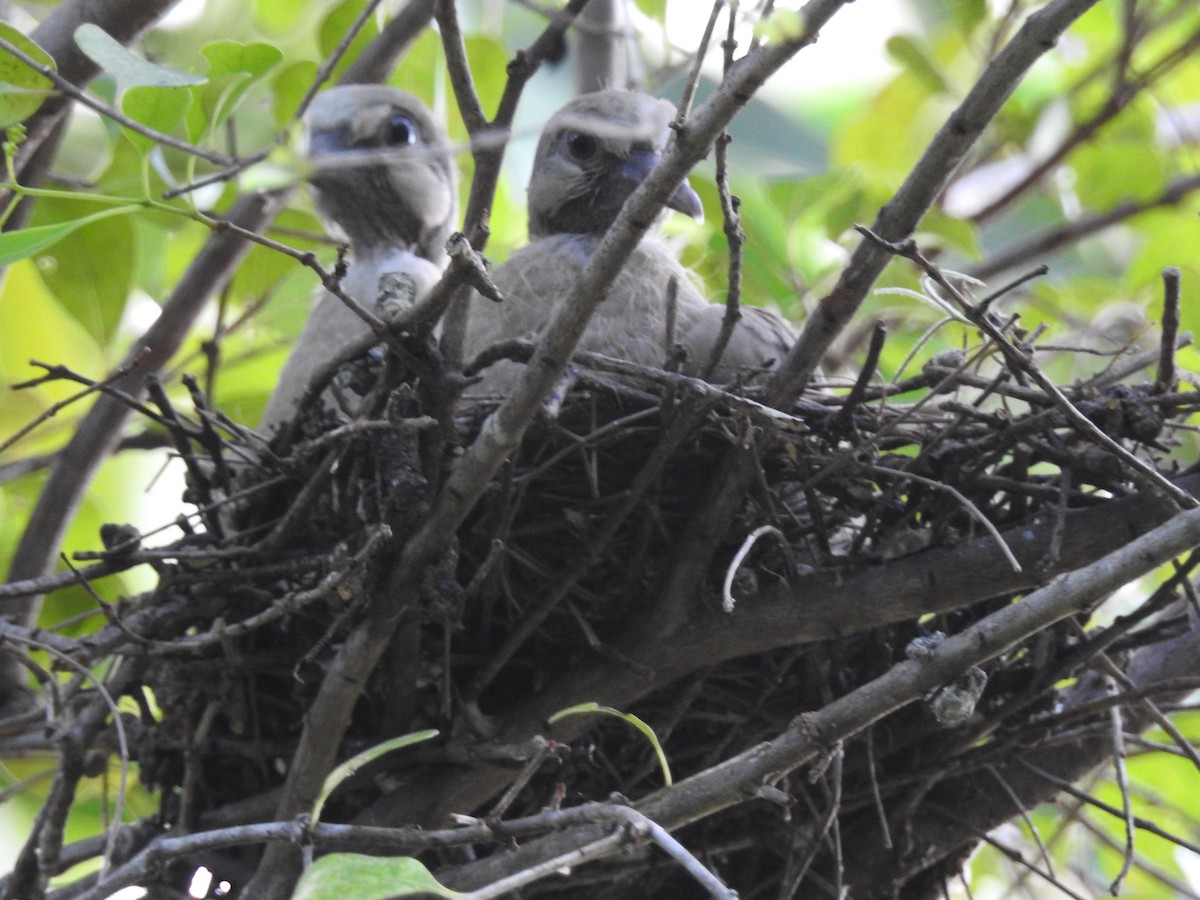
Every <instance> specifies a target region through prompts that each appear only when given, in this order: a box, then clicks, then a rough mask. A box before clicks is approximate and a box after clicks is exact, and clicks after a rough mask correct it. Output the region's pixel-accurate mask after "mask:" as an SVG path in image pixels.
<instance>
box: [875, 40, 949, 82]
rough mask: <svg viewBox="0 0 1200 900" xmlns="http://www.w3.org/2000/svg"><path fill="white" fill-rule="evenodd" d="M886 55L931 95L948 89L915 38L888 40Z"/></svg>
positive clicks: (934, 65) (935, 65) (943, 79)
mask: <svg viewBox="0 0 1200 900" xmlns="http://www.w3.org/2000/svg"><path fill="white" fill-rule="evenodd" d="M887 53H888V56H890V57H891V58H892V59H893V60H894V61H895V62H896V63H897V64H898V65H900V66H901V67H902V68H904V69H907V70H908V71H909V72H911V73H912V74H913V76H914V77H916V79H917V80H918V81H920V82H921V83H922V84H923V85H925V87H926V88H928V89H929V91H930V92H931V93H946V92H947V91H949V89H950V87H949V85H947V84H946V79H945V78H943V77H942V73H941V72H940V71H939V70H938V67H937V64H936V63H935V62H934V61H933V58H932V57H931V56H930V55H929V54H928V53H927V52H926V50H925V47H924V46H923V45H922V44H921V43H920V42H919V41H917V40H916V39H915V38H912V37H909V36H908V35H904V34H898V35H895V36H894V37H891V38H888V42H887Z"/></svg>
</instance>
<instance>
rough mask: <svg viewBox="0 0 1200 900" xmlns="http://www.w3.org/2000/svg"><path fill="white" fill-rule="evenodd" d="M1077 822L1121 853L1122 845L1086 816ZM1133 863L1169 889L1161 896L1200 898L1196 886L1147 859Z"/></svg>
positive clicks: (1080, 817) (1187, 898) (1098, 839)
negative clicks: (1172, 875)
mask: <svg viewBox="0 0 1200 900" xmlns="http://www.w3.org/2000/svg"><path fill="white" fill-rule="evenodd" d="M1078 824H1079V826H1080V827H1081V828H1083V829H1085V830H1086V831H1087V832H1088V834H1090V835H1092V837H1094V838H1095V839H1096V840H1097V841H1099V842H1100V843H1101V844H1103V845H1104V846H1106V847H1109V848H1111V849H1112V850H1114V851H1116V852H1117V853H1122V852H1123V851H1124V847H1123V846H1122V845H1121V844H1120V843H1118V842H1117V841H1115V840H1113V839H1112V838H1111V837H1110V836H1109V835H1108V834H1107V833H1106V832H1105V831H1104V829H1102V828H1100V827H1099V826H1098V825H1096V824H1095V823H1094V822H1092V821H1091V820H1089V819H1088V818H1087V817H1086V816H1083V815H1081V816H1079V818H1078ZM1089 852H1090V851H1089ZM1134 865H1136V866H1137V868H1138V871H1139V872H1141V873H1142V874H1143V875H1144V876H1145V877H1147V878H1150V879H1152V880H1153V881H1157V882H1158V883H1160V884H1161V885H1163V886H1164V887H1166V888H1168V889H1169V891H1170V893H1167V894H1162V895H1161V896H1164V897H1177V898H1181V900H1182V898H1186V900H1200V893H1197V892H1196V888H1195V887H1194V886H1193V885H1191V884H1186V883H1184V882H1183V881H1180V880H1179V879H1176V878H1172V877H1171V876H1170V875H1169V874H1167V873H1166V872H1164V871H1163V870H1162V869H1160V868H1158V867H1157V866H1155V865H1153V864H1151V863H1150V862H1148V861H1147V860H1145V859H1139V860H1135V861H1134ZM1130 896H1132V895H1130ZM1145 896H1149V895H1148V894H1147V895H1145Z"/></svg>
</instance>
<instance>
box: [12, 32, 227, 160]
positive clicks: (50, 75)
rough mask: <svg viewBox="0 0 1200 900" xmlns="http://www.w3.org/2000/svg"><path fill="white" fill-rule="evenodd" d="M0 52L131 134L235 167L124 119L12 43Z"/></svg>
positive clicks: (220, 157) (218, 155)
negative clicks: (134, 133) (10, 56)
mask: <svg viewBox="0 0 1200 900" xmlns="http://www.w3.org/2000/svg"><path fill="white" fill-rule="evenodd" d="M0 50H3V51H4V52H5V53H8V54H10V55H12V56H13V57H15V58H16V59H17V61H18V62H20V63H21V64H23V65H25V66H27V67H28V68H30V69H32V70H33V71H35V72H37V73H38V74H39V75H41V76H42V77H43V78H45V79H46V80H47V81H50V82H52V83H53V84H54V86H55V87H56V88H58V89H59V90H60V91H61V92H62V93H64V94H66V95H67V96H68V97H70V98H71V99H72V100H75V101H77V102H79V103H82V104H83V105H84V106H86V107H88V108H90V109H92V110H93V111H95V112H97V113H99V114H100V115H102V116H106V117H107V118H109V119H112V120H113V121H114V122H116V123H117V124H118V125H122V126H124V127H125V128H128V129H129V130H130V131H136V132H137V133H138V134H140V135H142V136H143V137H147V138H149V139H150V140H152V141H154V142H155V143H156V144H162V145H164V146H166V147H171V148H173V149H175V150H182V151H183V152H184V153H188V154H190V155H192V156H198V157H199V158H200V159H203V160H205V161H206V162H210V163H215V164H216V165H218V166H228V165H232V164H233V162H234V159H233V157H231V156H226V155H225V154H224V153H218V152H217V151H215V150H205V149H204V148H203V147H197V146H196V145H195V144H189V143H188V142H187V141H182V140H180V139H179V138H176V137H172V136H171V135H169V134H164V133H163V132H161V131H156V130H155V129H153V128H150V127H149V126H147V125H143V124H142V123H141V122H137V121H135V120H133V119H131V118H129V116H127V115H125V114H124V113H123V112H121V111H120V110H119V109H116V108H115V107H112V106H109V105H108V104H107V103H102V102H101V101H99V100H95V99H93V98H92V97H89V96H88V95H87V93H86V92H84V91H81V90H80V89H79V88H77V87H75V85H73V84H71V82H69V81H67V80H66V79H65V78H63V77H62V76H61V75H59V74H58V72H57V71H55V70H54V69H52V68H51V67H50V66H47V65H43V64H42V63H40V62H38V61H37V60H36V59H34V58H33V57H32V56H30V55H29V54H28V53H25V52H23V51H22V50H21V49H20V48H19V47H17V46H15V45H14V44H13V43H12V42H11V41H7V40H5V39H4V38H2V37H0Z"/></svg>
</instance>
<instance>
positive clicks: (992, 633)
mask: <svg viewBox="0 0 1200 900" xmlns="http://www.w3.org/2000/svg"><path fill="white" fill-rule="evenodd" d="M1198 542H1200V510H1196V509H1192V510H1187V511H1185V512H1181V513H1178V514H1177V515H1175V516H1174V517H1173V518H1172V519H1171V520H1170V521H1169V522H1167V523H1166V524H1164V525H1162V526H1160V527H1159V528H1156V529H1155V530H1154V531H1152V532H1150V533H1148V534H1146V535H1143V536H1142V537H1140V538H1137V539H1136V540H1134V541H1131V542H1129V543H1128V544H1126V545H1125V546H1123V547H1122V548H1121V549H1119V550H1117V551H1115V552H1113V553H1111V554H1109V555H1108V556H1106V557H1104V558H1103V559H1101V560H1099V561H1097V562H1096V563H1093V564H1092V565H1089V566H1087V567H1085V568H1082V569H1078V570H1076V571H1074V572H1071V573H1070V574H1068V575H1066V576H1064V577H1062V578H1059V579H1058V580H1056V581H1055V582H1053V583H1052V584H1050V585H1048V586H1046V587H1044V588H1041V589H1039V590H1037V591H1034V592H1032V593H1030V594H1028V595H1027V596H1026V597H1025V598H1024V599H1023V600H1022V601H1021V602H1020V603H1013V604H1009V605H1006V606H1004V607H1003V608H1001V609H1000V610H998V611H997V612H995V613H992V614H991V615H989V616H987V617H985V618H983V619H981V620H980V621H979V622H977V623H976V624H974V625H972V626H971V627H969V628H967V629H965V630H964V631H963V632H961V633H960V634H957V635H954V636H953V637H950V638H947V639H946V640H945V641H942V642H941V643H940V644H938V645H937V646H936V647H935V648H934V649H933V650H932V652H931V653H930V655H929V656H928V657H925V658H923V659H921V660H908V661H905V662H902V663H898V664H897V665H895V666H893V667H892V668H891V669H890V670H889V671H888V672H887V673H886V674H884V675H882V676H880V677H879V678H877V679H875V680H874V681H871V682H869V683H867V684H865V685H863V686H861V687H859V688H857V689H856V690H854V691H851V692H850V693H849V694H846V695H845V696H843V697H840V698H838V699H836V700H834V701H832V702H831V703H829V704H827V705H826V706H825V707H823V708H822V709H820V710H817V711H815V712H812V713H805V714H804V715H803V716H801V717H800V718H799V719H798V720H797V722H796V723H795V724H794V725H793V726H792V727H790V728H789V729H788V730H787V731H785V732H784V733H782V734H781V735H780V736H779V737H778V738H776V739H775V740H772V741H770V742H767V743H764V744H759V745H757V746H754V747H751V748H748V749H747V750H745V751H743V752H742V753H740V754H738V755H737V756H735V757H733V758H731V759H729V760H726V761H724V762H722V763H721V764H719V765H717V766H715V767H713V768H712V769H709V770H706V771H705V772H702V773H700V774H697V775H694V776H692V777H691V778H688V779H685V780H684V781H681V782H679V783H678V784H676V785H675V786H674V787H672V788H669V789H664V790H660V791H658V792H656V793H655V794H653V795H651V796H650V797H649V798H647V799H645V800H643V801H641V802H640V803H638V804H637V808H638V809H639V810H640V811H641V812H643V813H644V814H645V815H647V816H648V817H650V818H652V819H653V820H654V821H656V822H658V823H659V824H660V825H662V826H663V827H664V828H668V829H675V828H679V827H682V826H683V825H686V824H688V823H691V822H695V821H697V820H699V819H701V818H703V817H705V816H708V815H711V814H713V813H715V812H719V811H720V810H722V809H726V808H729V807H730V806H735V805H737V804H739V803H742V802H744V800H745V799H746V798H747V796H749V795H750V794H751V793H752V791H751V788H752V786H753V785H755V784H758V783H760V782H762V781H763V780H767V781H768V782H774V781H777V780H778V779H779V778H781V777H783V776H784V775H785V774H787V773H788V772H791V771H793V770H794V769H796V768H798V767H800V766H803V765H806V764H808V763H810V762H812V761H813V760H814V759H816V758H817V757H818V756H819V755H820V754H821V752H822V751H823V750H824V749H826V748H829V747H832V746H833V745H834V744H835V743H836V742H837V741H839V740H841V741H844V740H847V739H849V738H850V737H852V736H853V735H855V734H857V733H859V732H860V731H862V730H863V729H864V728H866V727H868V726H869V725H870V724H871V723H873V722H876V721H879V720H880V719H881V718H883V717H884V716H886V715H888V714H890V713H892V712H894V711H895V710H897V709H900V708H901V707H902V706H905V705H907V704H908V703H911V702H913V701H915V700H918V699H920V698H921V697H922V696H924V695H925V694H926V693H927V692H929V691H931V690H933V689H935V688H937V687H940V686H941V685H943V684H945V683H946V682H948V681H951V680H953V679H954V678H956V677H958V676H959V675H960V674H961V673H962V672H963V671H965V670H966V669H967V668H968V667H970V666H972V665H981V664H983V663H985V662H987V661H988V660H989V659H993V658H995V657H997V656H1000V655H1002V654H1003V653H1005V652H1007V651H1009V650H1011V649H1012V648H1014V647H1016V646H1017V645H1019V644H1020V642H1021V641H1024V640H1026V639H1028V638H1029V637H1030V636H1032V635H1034V634H1037V633H1038V632H1040V631H1042V630H1043V629H1045V628H1048V627H1050V626H1051V625H1053V624H1055V623H1057V622H1059V621H1061V620H1063V619H1065V618H1066V617H1068V616H1071V615H1074V614H1075V613H1077V612H1078V611H1079V610H1082V609H1086V608H1088V607H1089V606H1090V605H1091V604H1092V603H1094V602H1096V601H1097V600H1099V599H1101V598H1102V597H1105V596H1107V595H1108V594H1110V593H1111V592H1112V591H1114V590H1116V589H1117V588H1119V587H1121V586H1123V585H1125V584H1128V583H1129V582H1130V581H1133V580H1134V579H1136V578H1138V577H1140V576H1142V575H1143V574H1145V573H1146V572H1149V571H1152V570H1153V569H1154V568H1156V567H1157V566H1159V565H1162V564H1163V563H1165V562H1167V561H1169V560H1171V559H1173V558H1174V557H1175V556H1178V555H1179V554H1181V553H1185V552H1187V551H1188V550H1190V549H1192V548H1193V547H1195V546H1196V545H1197V543H1198ZM735 618H736V617H735ZM587 837H588V835H587V834H583V833H580V832H579V831H577V830H575V831H571V832H565V833H563V834H559V835H553V836H551V837H548V838H543V839H541V840H539V841H536V842H530V843H527V844H525V845H524V846H523V847H522V848H521V850H519V851H517V852H516V853H515V854H512V855H510V856H508V857H507V858H504V859H490V860H484V861H481V862H479V863H473V864H469V865H467V866H464V867H462V868H461V869H458V870H454V871H453V873H447V872H441V873H439V877H440V880H442V881H443V883H446V884H449V886H451V887H455V888H459V887H460V886H461V885H470V884H480V883H486V882H487V881H490V880H491V879H492V878H494V877H495V876H496V875H497V874H498V872H499V871H502V870H504V869H505V868H507V867H509V866H512V867H518V866H523V865H527V864H529V861H530V860H529V857H533V858H534V859H537V858H544V857H545V856H549V855H553V854H557V853H558V852H559V851H560V850H561V849H562V848H563V847H564V846H572V845H576V844H578V843H579V842H581V841H582V840H586V839H587ZM848 871H853V870H852V869H850V870H848ZM467 873H470V876H469V877H467ZM451 875H453V877H451Z"/></svg>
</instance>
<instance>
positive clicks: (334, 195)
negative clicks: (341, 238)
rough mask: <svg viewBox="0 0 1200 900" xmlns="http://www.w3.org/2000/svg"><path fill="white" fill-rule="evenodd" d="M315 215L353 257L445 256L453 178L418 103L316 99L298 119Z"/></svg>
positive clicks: (348, 88) (361, 95) (344, 96)
mask: <svg viewBox="0 0 1200 900" xmlns="http://www.w3.org/2000/svg"><path fill="white" fill-rule="evenodd" d="M304 127H305V133H306V135H307V137H308V158H309V162H310V163H311V165H312V174H311V176H310V180H311V182H312V185H313V187H314V188H315V193H316V200H317V208H318V209H319V210H320V212H321V214H322V215H324V216H325V217H327V218H328V219H331V220H332V221H334V222H335V223H337V225H338V226H339V227H340V228H341V229H342V230H343V231H344V232H345V233H346V236H347V237H348V238H349V239H350V243H351V245H352V246H354V247H355V248H356V249H357V250H359V251H362V250H363V249H369V248H372V247H379V246H388V247H394V246H396V245H408V246H412V247H414V249H415V250H416V252H418V253H419V254H420V255H422V256H425V257H426V258H428V259H432V260H435V261H436V260H440V259H442V258H444V255H445V243H446V239H447V238H448V237H449V236H450V231H451V229H452V228H453V226H454V222H455V219H456V218H457V216H458V171H457V169H456V168H455V165H454V160H453V157H452V155H451V152H450V144H449V141H448V140H447V138H446V134H445V132H444V131H443V130H442V128H441V127H440V126H439V125H438V124H437V122H435V121H434V118H433V116H432V115H431V114H430V112H429V110H428V109H426V108H425V106H424V104H422V103H421V101H420V100H418V99H417V98H416V97H413V96H412V95H410V94H407V93H405V92H404V91H401V90H397V89H396V88H392V87H387V86H385V85H376V84H355V85H343V86H339V87H334V88H330V89H329V90H327V91H325V92H324V93H321V94H319V95H318V96H317V97H316V99H315V100H313V102H312V105H310V106H309V108H308V111H307V112H306V113H305V116H304Z"/></svg>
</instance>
